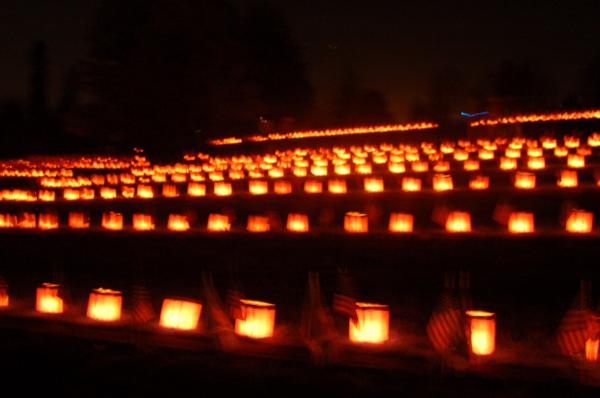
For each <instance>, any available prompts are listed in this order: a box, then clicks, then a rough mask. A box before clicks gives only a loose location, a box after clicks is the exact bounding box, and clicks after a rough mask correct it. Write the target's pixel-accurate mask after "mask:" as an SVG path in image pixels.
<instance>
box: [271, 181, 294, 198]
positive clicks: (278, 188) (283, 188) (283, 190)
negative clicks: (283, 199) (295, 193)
mask: <svg viewBox="0 0 600 398" xmlns="http://www.w3.org/2000/svg"><path fill="white" fill-rule="evenodd" d="M273 190H274V191H275V193H276V194H277V195H287V194H289V193H291V192H292V184H291V183H290V182H289V181H275V184H274V187H273Z"/></svg>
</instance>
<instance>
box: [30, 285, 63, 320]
mask: <svg viewBox="0 0 600 398" xmlns="http://www.w3.org/2000/svg"><path fill="white" fill-rule="evenodd" d="M35 310H36V311H37V312H41V313H44V314H62V312H63V299H62V298H61V297H60V285H57V284H54V283H43V284H42V285H41V286H39V287H38V288H37V290H36V299H35Z"/></svg>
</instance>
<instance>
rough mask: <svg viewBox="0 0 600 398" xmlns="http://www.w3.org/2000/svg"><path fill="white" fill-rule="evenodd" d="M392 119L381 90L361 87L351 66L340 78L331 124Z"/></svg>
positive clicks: (372, 122)
mask: <svg viewBox="0 0 600 398" xmlns="http://www.w3.org/2000/svg"><path fill="white" fill-rule="evenodd" d="M392 121H393V117H392V115H391V113H390V111H389V109H388V101H387V99H386V98H385V96H384V95H383V93H382V92H380V91H377V90H373V89H367V88H363V87H362V86H361V83H360V79H359V77H358V75H357V74H356V72H355V71H354V69H353V68H351V67H349V68H348V69H347V70H346V71H345V73H344V75H343V78H342V80H341V83H340V86H339V89H338V92H337V94H336V96H335V99H334V104H333V124H335V125H338V126H350V125H363V124H384V123H389V122H392Z"/></svg>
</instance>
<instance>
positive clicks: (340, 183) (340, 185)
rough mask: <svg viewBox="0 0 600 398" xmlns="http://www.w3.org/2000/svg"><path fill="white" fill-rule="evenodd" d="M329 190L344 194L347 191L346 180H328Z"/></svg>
mask: <svg viewBox="0 0 600 398" xmlns="http://www.w3.org/2000/svg"><path fill="white" fill-rule="evenodd" d="M327 190H328V191H329V193H333V194H343V193H346V192H347V188H346V180H342V179H336V180H329V181H328V182H327Z"/></svg>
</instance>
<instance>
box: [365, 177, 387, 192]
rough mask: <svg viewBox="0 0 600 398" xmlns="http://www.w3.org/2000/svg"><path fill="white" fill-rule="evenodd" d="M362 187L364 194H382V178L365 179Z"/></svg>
mask: <svg viewBox="0 0 600 398" xmlns="http://www.w3.org/2000/svg"><path fill="white" fill-rule="evenodd" d="M364 186H365V191H366V192H383V178H377V177H371V178H365V179H364Z"/></svg>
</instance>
